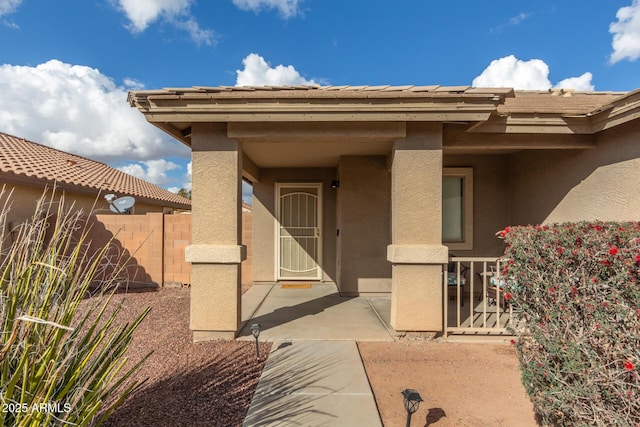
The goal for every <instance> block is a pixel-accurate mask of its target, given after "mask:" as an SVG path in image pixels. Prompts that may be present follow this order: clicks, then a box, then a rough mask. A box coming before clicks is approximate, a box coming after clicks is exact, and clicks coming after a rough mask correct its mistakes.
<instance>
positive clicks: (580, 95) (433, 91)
mask: <svg viewBox="0 0 640 427" xmlns="http://www.w3.org/2000/svg"><path fill="white" fill-rule="evenodd" d="M633 93H634V92H580V91H574V90H567V89H550V90H540V91H524V90H514V89H512V88H483V87H472V86H439V85H431V86H414V85H404V86H390V85H379V86H348V85H345V86H193V87H188V88H164V89H157V90H140V91H132V92H130V93H129V103H130V105H131V106H135V105H136V103H140V102H144V101H145V99H148V100H161V99H176V98H178V99H192V98H193V99H204V98H209V99H224V98H233V99H247V100H248V99H252V98H306V99H309V98H327V99H342V98H420V97H428V98H437V99H442V98H445V99H446V98H459V97H461V96H462V97H465V98H467V97H468V98H476V97H479V98H490V99H493V100H495V101H500V102H499V105H498V107H497V112H498V114H501V115H508V114H518V113H519V114H527V113H529V114H539V113H542V114H544V113H549V114H566V115H587V114H591V113H593V112H594V111H597V110H599V109H600V108H602V107H604V106H608V105H610V104H611V103H613V102H615V101H618V100H622V99H624V98H625V97H627V96H629V95H631V94H633Z"/></svg>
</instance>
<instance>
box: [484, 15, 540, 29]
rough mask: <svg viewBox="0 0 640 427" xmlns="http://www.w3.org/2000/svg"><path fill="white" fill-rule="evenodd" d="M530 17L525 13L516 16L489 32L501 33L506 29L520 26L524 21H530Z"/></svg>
mask: <svg viewBox="0 0 640 427" xmlns="http://www.w3.org/2000/svg"><path fill="white" fill-rule="evenodd" d="M530 17H531V14H530V13H524V12H522V13H519V14H517V15H516V16H514V17H512V18H511V19H509V21H507V22H505V23H504V24H500V25H498V26H497V27H494V28H492V29H491V30H489V31H490V32H492V33H496V34H498V33H501V32H502V30H503V29H504V28H505V27H507V26H515V25H519V24H520V23H521V22H522V21H524V20H526V19H529V18H530Z"/></svg>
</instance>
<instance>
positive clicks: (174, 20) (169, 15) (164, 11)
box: [112, 0, 215, 45]
mask: <svg viewBox="0 0 640 427" xmlns="http://www.w3.org/2000/svg"><path fill="white" fill-rule="evenodd" d="M112 1H115V2H116V5H117V6H118V7H119V9H120V10H121V11H122V12H124V14H125V15H126V17H127V19H128V20H129V22H130V24H129V25H128V26H127V28H128V29H129V30H130V31H131V32H133V33H141V32H143V31H144V30H146V29H147V27H149V25H151V24H153V23H154V22H156V21H159V20H164V21H167V22H169V23H171V24H172V25H175V26H176V27H177V28H180V29H182V30H185V31H186V32H187V33H189V35H190V36H191V39H192V40H193V41H195V42H196V43H198V44H206V45H212V44H214V42H215V40H214V33H213V31H211V30H205V29H202V28H200V25H199V24H198V22H197V21H196V20H195V19H194V18H193V16H192V15H191V11H190V8H191V3H193V0H144V1H141V0H112Z"/></svg>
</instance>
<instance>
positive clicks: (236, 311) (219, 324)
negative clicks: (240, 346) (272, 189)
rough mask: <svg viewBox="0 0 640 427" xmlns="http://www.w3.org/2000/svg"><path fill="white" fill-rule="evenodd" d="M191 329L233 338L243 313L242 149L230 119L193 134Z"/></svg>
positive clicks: (200, 335)
mask: <svg viewBox="0 0 640 427" xmlns="http://www.w3.org/2000/svg"><path fill="white" fill-rule="evenodd" d="M191 150H192V153H191V161H192V164H191V172H192V178H191V179H192V201H191V202H192V215H193V218H192V229H191V245H190V246H188V247H187V248H186V259H187V261H188V262H191V263H192V266H191V326H190V327H191V330H192V331H193V340H194V341H204V340H212V339H233V338H234V337H235V335H236V332H237V331H238V327H239V325H240V316H241V307H240V301H241V288H240V283H241V277H240V276H241V267H240V264H241V262H242V260H243V259H244V258H245V257H246V254H245V250H244V249H245V248H244V247H243V246H242V244H241V241H242V214H241V213H242V208H241V205H242V151H241V148H240V144H239V143H238V142H237V141H236V140H233V139H229V138H227V136H226V125H225V124H194V125H193V128H192V136H191Z"/></svg>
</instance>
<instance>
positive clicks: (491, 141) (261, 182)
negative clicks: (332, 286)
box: [129, 86, 640, 340]
mask: <svg viewBox="0 0 640 427" xmlns="http://www.w3.org/2000/svg"><path fill="white" fill-rule="evenodd" d="M129 102H130V104H131V105H132V106H134V107H136V108H138V109H139V110H140V112H142V113H143V114H144V115H145V117H146V119H147V120H148V121H149V122H151V123H152V124H154V125H156V126H158V127H159V128H160V129H162V130H164V131H165V132H167V133H169V134H171V135H173V136H174V137H175V138H176V139H178V140H179V141H181V142H183V143H184V144H186V145H188V146H189V147H191V149H192V161H193V193H192V194H193V238H192V245H191V246H190V247H189V248H188V250H187V259H188V260H189V261H190V262H191V263H192V277H191V285H192V303H191V304H192V305H191V329H192V330H193V333H194V339H196V340H202V339H213V338H221V337H226V338H229V337H233V336H234V335H235V334H236V331H237V329H238V326H239V323H240V303H241V299H240V291H239V289H240V286H239V285H240V283H241V277H240V276H241V269H240V263H241V261H242V259H243V257H244V250H243V247H242V245H241V240H240V239H241V238H240V236H241V180H242V179H243V178H244V179H247V180H249V181H251V183H252V184H253V280H254V281H255V282H277V281H294V280H304V281H318V282H335V283H336V284H337V286H338V288H339V289H340V291H341V292H342V293H343V294H345V295H357V294H363V293H379V292H387V293H389V292H390V293H391V304H392V311H391V325H392V326H393V327H394V328H395V329H396V330H398V331H441V330H442V329H443V298H442V294H443V280H442V265H443V264H445V263H447V260H448V257H449V256H450V255H451V254H452V253H453V254H455V255H457V256H472V255H473V256H499V255H500V254H501V253H502V252H503V246H502V242H501V241H500V240H498V239H496V237H495V233H496V231H498V230H501V229H503V228H504V227H505V226H506V225H509V224H529V223H543V222H557V221H573V220H582V219H602V220H625V219H634V220H638V219H640V197H638V193H639V190H640V91H634V92H630V93H622V92H620V93H614V92H599V93H579V92H572V91H564V90H552V91H543V92H537V91H514V90H512V89H502V88H472V87H467V86H460V87H440V86H419V87H418V86H375V87H372V86H340V87H336V86H330V87H253V88H251V87H193V88H185V89H164V90H154V91H136V92H131V93H130V95H129Z"/></svg>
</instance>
